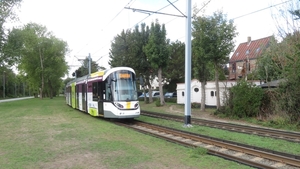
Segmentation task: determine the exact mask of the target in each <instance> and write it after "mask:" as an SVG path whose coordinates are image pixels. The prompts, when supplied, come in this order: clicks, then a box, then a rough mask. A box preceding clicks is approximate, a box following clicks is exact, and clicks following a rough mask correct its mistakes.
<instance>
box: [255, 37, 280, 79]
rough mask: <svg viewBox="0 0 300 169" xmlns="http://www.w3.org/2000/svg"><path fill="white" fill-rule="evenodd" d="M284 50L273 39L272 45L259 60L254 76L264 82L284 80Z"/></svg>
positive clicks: (265, 49)
mask: <svg viewBox="0 0 300 169" xmlns="http://www.w3.org/2000/svg"><path fill="white" fill-rule="evenodd" d="M283 48H284V46H283V45H282V44H279V43H278V42H277V41H276V40H275V39H274V38H272V40H271V43H270V45H269V46H267V48H263V49H262V54H261V56H260V57H259V58H258V59H257V64H256V69H255V72H254V73H255V74H254V76H256V77H257V78H258V79H260V80H262V81H264V82H270V81H273V80H278V79H281V78H283V76H282V68H283V67H284V62H285V61H284V57H283V56H284V55H282V51H283V50H282V49H283Z"/></svg>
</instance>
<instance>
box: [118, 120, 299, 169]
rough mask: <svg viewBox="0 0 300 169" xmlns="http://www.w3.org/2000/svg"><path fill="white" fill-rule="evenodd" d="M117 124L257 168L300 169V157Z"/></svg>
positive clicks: (135, 123)
mask: <svg viewBox="0 0 300 169" xmlns="http://www.w3.org/2000/svg"><path fill="white" fill-rule="evenodd" d="M115 123H116V124H118V125H122V126H125V127H128V128H132V129H134V130H137V131H139V132H143V133H146V134H149V135H153V136H155V137H159V138H163V139H165V140H168V141H171V142H174V143H179V144H182V145H185V146H190V147H203V148H205V149H207V152H208V154H211V155H216V156H220V157H223V158H226V159H229V160H233V161H237V162H239V163H242V164H246V165H249V166H252V167H256V168H279V169H296V168H298V169H299V168H300V156H296V155H292V154H287V153H281V152H276V151H272V150H268V149H263V148H258V147H255V146H249V145H244V144H240V143H235V142H231V141H226V140H222V139H216V138H212V137H208V136H203V135H199V134H195V133H190V132H185V131H181V130H176V129H172V128H168V127H162V126H158V125H154V124H149V123H145V122H141V121H137V120H133V121H130V122H124V121H121V122H120V121H117V122H115Z"/></svg>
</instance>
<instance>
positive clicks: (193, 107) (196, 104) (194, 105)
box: [191, 103, 201, 109]
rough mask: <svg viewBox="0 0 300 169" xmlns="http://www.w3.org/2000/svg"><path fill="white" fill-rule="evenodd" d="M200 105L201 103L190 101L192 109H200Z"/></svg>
mask: <svg viewBox="0 0 300 169" xmlns="http://www.w3.org/2000/svg"><path fill="white" fill-rule="evenodd" d="M200 107H201V103H191V108H192V109H197V108H198V109H200Z"/></svg>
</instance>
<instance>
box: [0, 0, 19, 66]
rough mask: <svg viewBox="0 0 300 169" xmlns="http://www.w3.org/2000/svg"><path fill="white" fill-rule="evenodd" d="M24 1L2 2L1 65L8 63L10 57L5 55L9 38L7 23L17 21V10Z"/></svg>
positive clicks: (0, 24) (0, 15) (8, 0)
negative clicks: (4, 46)
mask: <svg viewBox="0 0 300 169" xmlns="http://www.w3.org/2000/svg"><path fill="white" fill-rule="evenodd" d="M21 2H22V0H1V1H0V65H4V64H5V63H7V60H6V59H9V57H5V56H4V55H3V45H4V44H5V42H6V40H7V37H6V33H5V32H6V31H7V29H6V28H5V23H6V22H8V21H15V20H17V19H18V18H17V16H16V14H15V11H14V10H15V8H16V7H19V6H20V4H21Z"/></svg>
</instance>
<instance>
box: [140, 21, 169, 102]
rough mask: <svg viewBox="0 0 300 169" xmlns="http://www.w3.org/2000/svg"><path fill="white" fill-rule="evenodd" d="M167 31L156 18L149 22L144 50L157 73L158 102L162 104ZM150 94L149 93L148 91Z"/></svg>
mask: <svg viewBox="0 0 300 169" xmlns="http://www.w3.org/2000/svg"><path fill="white" fill-rule="evenodd" d="M166 35H167V32H166V29H165V25H164V24H162V25H160V24H159V22H158V20H156V22H155V23H154V22H152V23H151V28H150V37H149V41H148V43H147V45H146V46H145V48H144V50H145V53H146V55H147V58H148V59H149V61H150V63H151V65H152V67H153V68H155V69H156V70H157V71H158V73H157V76H158V84H159V92H160V104H161V105H164V104H165V100H164V95H163V84H162V69H163V68H164V67H166V66H167V62H168V59H169V53H170V52H169V48H168V45H169V40H168V39H167V38H166ZM150 95H151V93H150Z"/></svg>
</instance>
